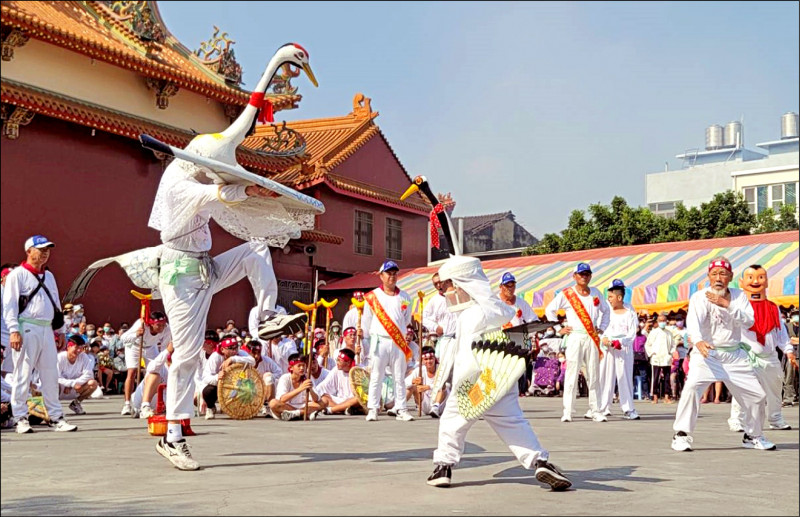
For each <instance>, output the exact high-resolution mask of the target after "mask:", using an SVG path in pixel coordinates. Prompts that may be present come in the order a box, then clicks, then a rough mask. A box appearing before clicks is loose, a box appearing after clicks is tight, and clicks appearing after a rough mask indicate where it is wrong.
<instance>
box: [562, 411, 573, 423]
mask: <svg viewBox="0 0 800 517" xmlns="http://www.w3.org/2000/svg"><path fill="white" fill-rule="evenodd" d="M561 421H562V422H572V416H570V415H568V414H566V413H564V416H562V417H561Z"/></svg>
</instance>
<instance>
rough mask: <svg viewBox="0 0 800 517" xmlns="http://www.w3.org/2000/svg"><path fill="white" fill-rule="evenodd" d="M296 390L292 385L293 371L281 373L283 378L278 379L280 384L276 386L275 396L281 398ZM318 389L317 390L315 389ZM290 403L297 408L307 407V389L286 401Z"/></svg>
mask: <svg viewBox="0 0 800 517" xmlns="http://www.w3.org/2000/svg"><path fill="white" fill-rule="evenodd" d="M291 391H294V387H292V374H291V373H284V374H283V375H281V378H280V379H278V384H277V385H276V386H275V398H276V399H280V398H281V397H282V396H284V395H286V394H287V393H289V392H291ZM315 391H316V390H315ZM308 400H311V396H309V397H308ZM285 403H286V404H289V405H290V406H292V407H293V408H295V409H303V408H305V407H306V392H305V390H303V391H301V392H300V393H299V394H297V395H295V396H294V397H293V398H291V399H289V400H287V401H286V402H285Z"/></svg>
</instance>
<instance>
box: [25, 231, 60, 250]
mask: <svg viewBox="0 0 800 517" xmlns="http://www.w3.org/2000/svg"><path fill="white" fill-rule="evenodd" d="M54 246H55V244H53V243H52V242H50V240H49V239H48V238H47V237H45V236H44V235H34V236H33V237H30V238H29V239H28V240H27V241H25V251H28V250H29V249H31V248H38V249H42V248H52V247H54Z"/></svg>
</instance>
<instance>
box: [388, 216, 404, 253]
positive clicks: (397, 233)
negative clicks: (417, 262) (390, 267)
mask: <svg viewBox="0 0 800 517" xmlns="http://www.w3.org/2000/svg"><path fill="white" fill-rule="evenodd" d="M386 258H390V259H393V260H403V221H402V219H392V218H390V217H387V218H386Z"/></svg>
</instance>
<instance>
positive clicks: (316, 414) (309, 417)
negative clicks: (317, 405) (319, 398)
mask: <svg viewBox="0 0 800 517" xmlns="http://www.w3.org/2000/svg"><path fill="white" fill-rule="evenodd" d="M322 413H323V411H314V412H312V413H311V414H310V415H308V419H309V420H316V419H317V417H318V416H319V415H321V414H322Z"/></svg>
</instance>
